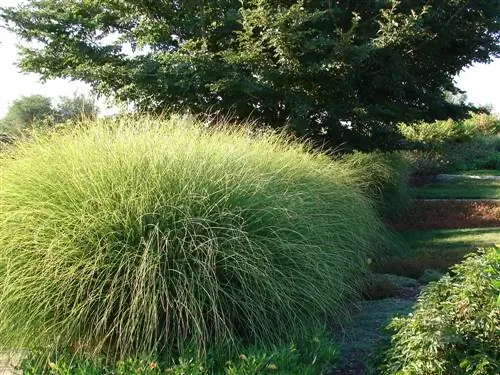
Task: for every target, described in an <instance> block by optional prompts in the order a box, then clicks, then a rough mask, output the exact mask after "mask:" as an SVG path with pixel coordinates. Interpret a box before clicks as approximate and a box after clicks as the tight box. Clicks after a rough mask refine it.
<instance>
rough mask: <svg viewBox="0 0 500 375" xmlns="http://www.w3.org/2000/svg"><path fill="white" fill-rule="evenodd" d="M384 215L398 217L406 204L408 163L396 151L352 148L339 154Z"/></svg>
mask: <svg viewBox="0 0 500 375" xmlns="http://www.w3.org/2000/svg"><path fill="white" fill-rule="evenodd" d="M342 161H343V162H344V163H346V164H347V165H348V166H349V167H350V169H351V171H352V173H353V175H354V176H355V178H357V179H358V181H359V182H358V183H359V185H360V186H361V187H362V188H363V189H364V191H365V193H366V194H367V195H368V196H369V197H370V198H371V199H373V200H374V201H375V202H376V204H377V207H378V210H379V212H380V213H381V214H382V216H385V217H398V216H400V215H401V214H403V213H404V212H405V211H406V209H407V208H408V204H409V190H408V164H407V162H406V161H405V160H404V159H403V157H401V155H400V154H398V153H383V152H379V151H375V152H372V153H362V152H354V153H352V154H348V155H346V156H344V157H343V158H342Z"/></svg>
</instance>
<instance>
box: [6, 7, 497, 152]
mask: <svg viewBox="0 0 500 375" xmlns="http://www.w3.org/2000/svg"><path fill="white" fill-rule="evenodd" d="M0 15H1V17H2V18H3V20H4V21H5V23H6V24H7V25H8V27H9V28H10V29H11V30H12V31H14V32H16V33H17V34H18V35H20V36H21V37H22V38H24V39H25V40H26V41H28V42H36V43H31V44H28V45H26V46H24V47H22V48H21V57H22V58H21V63H20V66H21V68H22V69H23V70H25V71H29V72H36V73H39V74H41V75H42V77H43V78H44V79H50V78H55V77H65V78H71V79H79V80H82V81H85V82H87V83H90V84H91V85H92V86H93V88H94V89H95V90H96V91H97V92H99V93H101V94H104V95H111V96H113V97H115V98H116V99H118V100H122V101H127V102H132V103H134V104H135V105H136V106H137V107H138V108H139V109H143V110H146V111H153V112H162V111H164V110H165V109H168V110H190V111H192V112H194V113H202V112H206V111H210V112H217V113H222V114H231V115H233V116H234V117H236V118H240V119H245V118H248V117H251V118H257V119H259V120H260V122H261V123H262V124H266V125H270V126H273V127H281V126H283V125H285V124H287V125H289V127H290V129H291V130H292V131H294V132H295V133H296V134H298V135H301V136H308V137H311V138H312V139H314V140H316V141H317V142H319V143H320V144H328V145H335V144H340V143H343V142H345V143H348V144H350V145H352V146H354V147H358V148H365V149H366V148H373V147H384V146H386V147H390V146H393V145H394V144H393V140H394V138H393V137H392V135H394V130H395V129H396V127H395V124H396V123H397V122H400V121H404V122H412V121H418V120H427V121H430V120H434V119H443V118H448V117H452V118H459V117H461V116H465V115H466V113H467V112H468V111H469V110H470V109H471V107H470V106H468V105H465V104H463V103H453V102H450V101H447V100H446V99H447V97H449V95H450V93H451V95H456V94H460V90H458V89H457V87H456V86H455V84H454V81H453V79H454V77H455V76H456V75H457V74H458V73H459V72H460V71H461V70H462V69H463V68H464V67H466V66H468V65H470V64H472V63H474V62H488V61H490V59H491V58H492V57H494V56H499V55H500V46H499V42H500V0H476V1H470V0H433V1H427V0H405V1H394V0H372V1H366V0H337V1H334V0H303V1H282V0H212V1H206V0H184V1H166V0H161V1H157V0H155V1H153V0H127V1H125V0H31V1H29V2H28V3H26V4H24V5H20V6H18V7H10V8H0ZM127 48H129V49H131V51H132V53H127ZM129 52H130V51H129Z"/></svg>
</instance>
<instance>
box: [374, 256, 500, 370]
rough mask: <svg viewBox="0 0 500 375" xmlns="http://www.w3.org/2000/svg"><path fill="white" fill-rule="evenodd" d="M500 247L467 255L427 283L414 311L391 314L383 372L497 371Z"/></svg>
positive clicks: (499, 314) (498, 366) (499, 362)
mask: <svg viewBox="0 0 500 375" xmlns="http://www.w3.org/2000/svg"><path fill="white" fill-rule="evenodd" d="M499 292H500V248H498V247H493V248H489V249H486V250H480V251H479V252H478V253H475V254H471V255H470V256H468V257H467V258H466V259H465V260H464V261H463V262H462V263H460V264H458V265H456V266H455V267H454V268H452V273H451V274H448V275H446V276H444V277H443V278H441V279H440V280H439V281H437V282H434V283H431V284H429V286H428V287H427V289H426V290H425V291H424V292H423V293H422V294H421V295H420V296H419V298H418V301H417V303H416V305H415V306H414V311H413V313H412V314H410V315H409V316H407V317H404V318H395V319H394V320H393V321H392V322H391V323H390V324H389V326H388V328H389V329H391V330H393V331H395V334H394V335H393V336H392V341H391V342H392V345H391V347H390V349H389V350H388V351H387V353H386V358H385V362H384V363H383V365H382V370H383V371H382V373H383V374H387V375H394V374H400V375H410V374H414V375H419V374H456V375H459V374H473V375H483V374H484V375H486V374H497V373H498V372H499V370H500V361H499V358H500V350H499V346H498V326H499V324H500V319H499V318H500V310H499V307H500V298H499Z"/></svg>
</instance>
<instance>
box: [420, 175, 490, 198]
mask: <svg viewBox="0 0 500 375" xmlns="http://www.w3.org/2000/svg"><path fill="white" fill-rule="evenodd" d="M410 194H411V196H412V197H413V198H439V199H440V198H457V199H499V198H500V180H495V179H491V180H487V179H485V180H478V179H470V178H457V179H453V180H450V181H440V182H433V183H430V184H427V185H425V186H420V187H414V188H411V189H410Z"/></svg>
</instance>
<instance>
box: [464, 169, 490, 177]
mask: <svg viewBox="0 0 500 375" xmlns="http://www.w3.org/2000/svg"><path fill="white" fill-rule="evenodd" d="M459 174H460V175H462V176H500V170H497V169H478V170H473V171H465V172H460V173H459Z"/></svg>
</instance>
